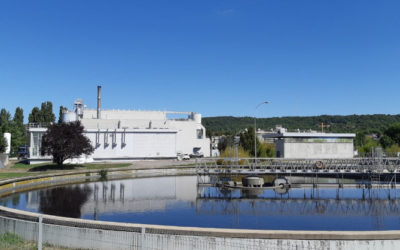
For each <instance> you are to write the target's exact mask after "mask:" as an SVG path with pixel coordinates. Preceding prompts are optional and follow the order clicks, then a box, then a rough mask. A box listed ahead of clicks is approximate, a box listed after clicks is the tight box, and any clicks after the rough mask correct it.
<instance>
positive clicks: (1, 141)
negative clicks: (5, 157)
mask: <svg viewBox="0 0 400 250" xmlns="http://www.w3.org/2000/svg"><path fill="white" fill-rule="evenodd" d="M6 149H7V141H6V138H4V135H3V133H1V132H0V154H1V153H4V152H6Z"/></svg>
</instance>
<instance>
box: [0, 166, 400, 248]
mask: <svg viewBox="0 0 400 250" xmlns="http://www.w3.org/2000/svg"><path fill="white" fill-rule="evenodd" d="M108 171H109V172H108V177H109V178H110V179H114V178H116V179H117V178H138V177H157V176H176V175H194V174H195V169H194V168H193V167H172V168H171V167H169V168H157V169H148V168H143V169H113V170H108ZM99 177H100V176H99V173H98V171H81V172H71V173H64V174H57V175H41V176H35V177H28V178H19V179H13V180H6V181H2V182H0V195H2V196H6V195H9V194H12V193H15V192H21V191H24V190H29V189H36V188H44V187H49V186H55V185H62V184H67V183H80V182H84V181H93V180H97V179H99ZM39 220H41V221H42V223H39ZM0 225H1V226H0V233H4V232H11V233H15V234H17V235H19V236H21V237H22V238H24V239H26V240H33V241H37V240H38V237H39V236H38V235H39V233H40V231H41V232H42V239H43V240H42V241H43V242H44V243H49V244H52V245H55V246H63V247H71V248H84V249H85V248H88V249H355V248H359V249H396V248H397V246H398V245H399V244H400V231H399V230H391V231H299V230H243V229H222V228H199V227H179V226H162V225H147V224H135V223H116V222H105V221H92V220H83V219H73V218H65V217H59V216H52V215H41V214H38V213H32V212H26V211H21V210H16V209H10V208H6V207H0Z"/></svg>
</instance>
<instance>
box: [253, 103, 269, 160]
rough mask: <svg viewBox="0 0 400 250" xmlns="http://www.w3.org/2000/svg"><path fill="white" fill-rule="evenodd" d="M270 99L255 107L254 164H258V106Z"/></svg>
mask: <svg viewBox="0 0 400 250" xmlns="http://www.w3.org/2000/svg"><path fill="white" fill-rule="evenodd" d="M268 103H269V102H268V101H265V102H262V103H260V104H258V105H257V106H256V107H255V108H254V164H257V122H256V121H257V118H256V111H257V108H258V107H260V106H261V105H263V104H268Z"/></svg>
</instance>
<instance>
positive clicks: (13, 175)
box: [0, 172, 36, 249]
mask: <svg viewBox="0 0 400 250" xmlns="http://www.w3.org/2000/svg"><path fill="white" fill-rule="evenodd" d="M30 175H36V174H35V173H28V172H18V173H6V172H0V180H4V179H12V178H18V177H25V176H30ZM0 249H1V248H0Z"/></svg>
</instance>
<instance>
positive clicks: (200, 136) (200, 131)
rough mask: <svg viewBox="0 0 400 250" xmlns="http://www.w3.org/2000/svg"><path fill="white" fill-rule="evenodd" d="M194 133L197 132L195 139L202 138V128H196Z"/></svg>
mask: <svg viewBox="0 0 400 250" xmlns="http://www.w3.org/2000/svg"><path fill="white" fill-rule="evenodd" d="M196 133H197V139H203V134H204V132H203V129H197V131H196Z"/></svg>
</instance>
